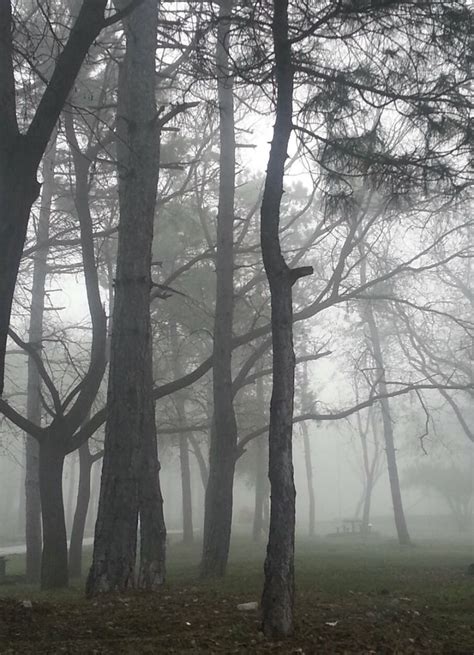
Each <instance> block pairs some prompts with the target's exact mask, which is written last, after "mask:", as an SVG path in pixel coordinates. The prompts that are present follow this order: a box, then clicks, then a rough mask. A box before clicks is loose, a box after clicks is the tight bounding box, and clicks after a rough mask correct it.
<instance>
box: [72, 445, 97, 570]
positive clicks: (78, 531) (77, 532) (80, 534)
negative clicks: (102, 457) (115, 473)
mask: <svg viewBox="0 0 474 655" xmlns="http://www.w3.org/2000/svg"><path fill="white" fill-rule="evenodd" d="M93 462H94V459H93V457H92V456H91V454H90V451H89V445H88V443H87V442H85V443H83V444H82V446H81V447H80V448H79V485H78V488H77V501H76V511H75V512H74V521H73V523H72V530H71V541H70V544H69V575H70V577H71V578H80V577H81V576H82V542H83V540H84V529H85V525H86V517H87V510H88V509H89V500H90V493H91V469H92V464H93Z"/></svg>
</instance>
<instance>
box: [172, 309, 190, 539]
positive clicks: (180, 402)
mask: <svg viewBox="0 0 474 655" xmlns="http://www.w3.org/2000/svg"><path fill="white" fill-rule="evenodd" d="M170 332H171V343H172V348H173V375H174V378H175V379H176V380H177V379H179V378H180V377H182V375H183V370H182V367H181V362H180V358H179V348H178V331H177V327H176V322H174V321H173V322H172V323H171V326H170ZM175 407H176V414H177V417H178V425H180V426H183V425H185V424H186V407H185V404H184V398H183V395H182V394H181V393H180V392H179V391H178V393H177V394H176V396H175ZM179 464H180V469H181V501H182V502H181V506H182V516H183V543H185V544H192V543H193V540H194V534H193V505H192V492H191V468H190V465H189V445H188V437H187V436H186V434H184V433H183V434H180V435H179Z"/></svg>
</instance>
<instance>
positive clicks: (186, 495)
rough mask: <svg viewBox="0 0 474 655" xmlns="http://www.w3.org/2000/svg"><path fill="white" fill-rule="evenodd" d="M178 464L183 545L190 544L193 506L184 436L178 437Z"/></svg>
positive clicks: (189, 469) (191, 540) (191, 541)
mask: <svg viewBox="0 0 474 655" xmlns="http://www.w3.org/2000/svg"><path fill="white" fill-rule="evenodd" d="M179 462H180V467H181V490H182V511H183V543H184V544H192V543H193V541H194V532H193V504H192V492H191V468H190V466H189V446H188V439H187V437H186V435H185V434H181V435H180V436H179Z"/></svg>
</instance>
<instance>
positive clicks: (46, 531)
mask: <svg viewBox="0 0 474 655" xmlns="http://www.w3.org/2000/svg"><path fill="white" fill-rule="evenodd" d="M61 446H62V440H61V439H60V438H57V437H56V436H55V435H54V434H51V433H48V432H46V433H45V434H44V438H43V439H42V440H41V442H40V449H39V479H40V490H41V508H42V518H43V555H42V559H41V588H42V589H59V588H62V587H67V586H68V565H67V536H66V522H65V520H64V503H63V466H64V457H65V453H64V451H63V449H62V447H61Z"/></svg>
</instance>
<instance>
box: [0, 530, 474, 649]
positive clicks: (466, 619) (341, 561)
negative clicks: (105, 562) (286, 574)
mask: <svg viewBox="0 0 474 655" xmlns="http://www.w3.org/2000/svg"><path fill="white" fill-rule="evenodd" d="M88 555H89V553H88ZM263 557H264V548H263V546H262V547H260V548H256V547H254V546H253V545H251V544H250V543H249V542H246V541H243V540H237V541H236V543H235V545H234V547H233V551H232V558H231V563H230V566H229V571H228V575H227V576H226V577H225V578H224V579H217V580H215V581H212V582H209V581H206V582H201V581H199V580H198V579H197V571H198V568H197V562H198V561H199V546H196V547H194V548H188V547H187V548H185V547H183V546H182V545H179V544H172V546H170V548H169V567H168V568H169V573H168V582H167V584H166V585H165V587H164V588H163V590H162V592H161V593H157V594H154V595H151V594H135V593H130V594H127V595H124V596H105V597H101V598H99V599H96V600H91V601H87V600H86V599H85V598H84V596H83V591H82V583H80V582H79V581H77V582H76V583H75V584H74V585H73V587H72V588H71V589H69V590H68V591H65V592H62V593H55V594H47V593H41V592H39V591H36V590H34V589H33V588H31V587H27V586H25V585H23V584H22V583H21V578H20V577H18V578H15V577H14V576H15V574H19V573H20V572H21V569H22V566H23V556H13V557H11V558H10V560H9V561H8V573H9V574H10V575H11V576H12V577H11V578H10V580H9V583H7V584H3V585H1V586H0V653H2V655H3V654H7V653H11V654H12V655H13V654H15V655H16V654H17V653H34V654H35V655H39V654H40V653H41V654H42V653H51V654H53V653H81V654H88V653H95V654H97V655H99V654H102V653H114V654H119V653H323V654H324V653H330V654H332V653H377V654H378V653H381V654H385V653H399V654H403V655H406V654H409V653H430V654H435V653H451V654H454V653H459V654H461V653H463V654H467V653H474V575H470V573H469V564H470V563H471V562H472V561H473V560H474V554H473V548H472V547H470V546H468V545H455V544H453V545H443V546H441V545H435V544H431V545H430V544H423V545H420V544H419V545H416V546H414V547H409V548H400V547H398V546H396V545H394V544H347V543H330V542H328V541H326V540H315V541H312V542H309V541H303V542H299V544H298V551H297V561H296V570H297V608H296V616H297V621H296V633H295V635H294V637H292V638H291V639H288V640H287V641H285V642H278V643H275V642H268V641H266V640H265V639H264V638H263V636H262V634H261V633H260V632H259V621H260V619H259V613H258V611H241V610H239V609H237V606H238V605H239V604H241V603H246V602H252V601H258V600H259V597H260V593H261V588H262V561H263ZM7 582H8V581H7ZM25 601H26V602H25ZM28 601H31V602H28Z"/></svg>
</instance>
